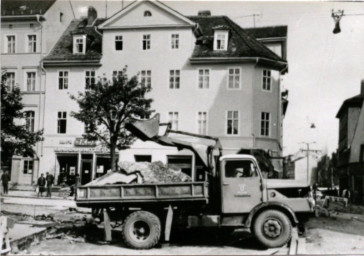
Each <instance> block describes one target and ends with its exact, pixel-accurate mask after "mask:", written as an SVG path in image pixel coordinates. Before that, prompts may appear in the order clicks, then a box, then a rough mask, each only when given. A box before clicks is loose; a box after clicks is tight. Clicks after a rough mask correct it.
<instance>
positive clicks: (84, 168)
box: [81, 160, 92, 185]
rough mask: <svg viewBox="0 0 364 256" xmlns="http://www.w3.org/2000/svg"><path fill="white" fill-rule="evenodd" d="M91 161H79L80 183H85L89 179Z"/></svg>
mask: <svg viewBox="0 0 364 256" xmlns="http://www.w3.org/2000/svg"><path fill="white" fill-rule="evenodd" d="M91 175H92V161H91V160H82V163H81V185H85V184H86V183H89V182H90V181H91Z"/></svg>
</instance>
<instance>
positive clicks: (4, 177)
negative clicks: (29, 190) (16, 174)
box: [1, 171, 10, 195]
mask: <svg viewBox="0 0 364 256" xmlns="http://www.w3.org/2000/svg"><path fill="white" fill-rule="evenodd" d="M9 180H10V177H9V174H8V172H7V171H5V172H4V173H3V174H2V175H1V182H2V184H3V191H4V195H7V194H8V188H9V187H8V186H9Z"/></svg>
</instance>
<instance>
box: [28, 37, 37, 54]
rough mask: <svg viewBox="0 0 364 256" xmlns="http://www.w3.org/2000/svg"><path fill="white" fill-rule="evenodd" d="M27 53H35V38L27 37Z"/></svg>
mask: <svg viewBox="0 0 364 256" xmlns="http://www.w3.org/2000/svg"><path fill="white" fill-rule="evenodd" d="M28 52H37V36H36V35H28Z"/></svg>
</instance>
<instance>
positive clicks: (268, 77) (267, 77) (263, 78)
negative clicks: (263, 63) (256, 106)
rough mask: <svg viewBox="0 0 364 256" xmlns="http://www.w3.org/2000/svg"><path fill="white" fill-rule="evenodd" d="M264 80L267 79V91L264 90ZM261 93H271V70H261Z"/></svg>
mask: <svg viewBox="0 0 364 256" xmlns="http://www.w3.org/2000/svg"><path fill="white" fill-rule="evenodd" d="M266 71H268V72H269V76H265V75H264V72H266ZM265 79H269V89H266V88H264V85H265ZM262 91H264V92H272V70H270V69H263V70H262Z"/></svg>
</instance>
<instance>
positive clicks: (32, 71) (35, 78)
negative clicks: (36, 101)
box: [24, 70, 37, 92]
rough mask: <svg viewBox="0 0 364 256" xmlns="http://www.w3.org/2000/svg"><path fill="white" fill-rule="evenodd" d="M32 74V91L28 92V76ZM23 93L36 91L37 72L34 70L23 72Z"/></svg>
mask: <svg viewBox="0 0 364 256" xmlns="http://www.w3.org/2000/svg"><path fill="white" fill-rule="evenodd" d="M30 73H34V87H33V89H34V90H28V74H30ZM24 81H25V83H24V87H25V88H24V91H25V92H35V91H37V71H36V70H25V71H24Z"/></svg>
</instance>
